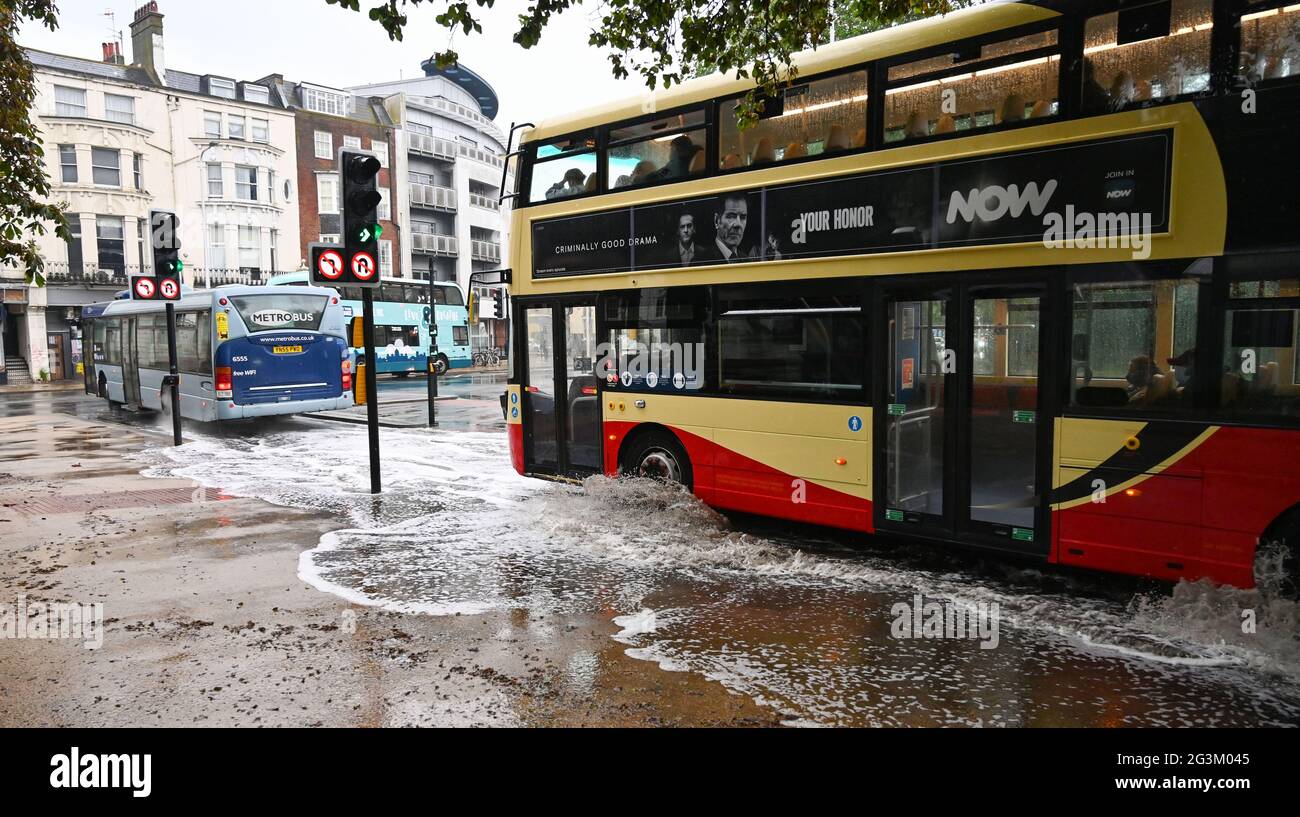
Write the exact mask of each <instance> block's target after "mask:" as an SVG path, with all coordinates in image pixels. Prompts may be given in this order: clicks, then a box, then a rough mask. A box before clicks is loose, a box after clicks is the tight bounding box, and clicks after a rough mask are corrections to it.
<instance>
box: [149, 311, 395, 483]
mask: <svg viewBox="0 0 1300 817" xmlns="http://www.w3.org/2000/svg"><path fill="white" fill-rule="evenodd" d="M168 306H170V304H168ZM361 309H362V310H363V312H362V319H361V331H362V333H363V334H364V335H365V344H366V427H367V430H368V431H369V435H370V493H372V494H377V493H379V492H380V491H381V490H382V488H381V487H380V484H379V395H378V394H377V393H376V392H375V299H374V296H373V295H372V294H371V289H370V288H369V287H366V288H364V289H362V290H361Z"/></svg>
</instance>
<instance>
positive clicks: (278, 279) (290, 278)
mask: <svg viewBox="0 0 1300 817" xmlns="http://www.w3.org/2000/svg"><path fill="white" fill-rule="evenodd" d="M306 280H307V271H306V270H297V271H295V272H282V273H279V274H277V275H272V276H271V277H270V278H268V279H267V281H266V286H271V287H278V286H286V285H288V284H295V283H301V282H304V281H306ZM379 281H380V283H383V284H410V285H415V286H422V287H427V286H428V285H429V282H428V281H420V280H417V279H415V278H398V277H395V276H392V275H382V276H380V278H379ZM433 285H434V286H439V287H454V286H457V284H456V282H455V281H434V282H433Z"/></svg>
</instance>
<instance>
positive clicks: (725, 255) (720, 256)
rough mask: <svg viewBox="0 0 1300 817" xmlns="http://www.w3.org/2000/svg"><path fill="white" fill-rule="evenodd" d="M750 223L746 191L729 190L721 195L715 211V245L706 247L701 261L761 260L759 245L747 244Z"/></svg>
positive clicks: (707, 262) (716, 262)
mask: <svg viewBox="0 0 1300 817" xmlns="http://www.w3.org/2000/svg"><path fill="white" fill-rule="evenodd" d="M748 224H749V200H748V199H747V198H746V196H745V194H744V193H727V194H724V195H723V196H721V197H720V198H719V199H718V206H717V209H716V210H715V211H714V213H713V229H714V239H713V245H712V246H710V247H707V248H706V249H705V253H704V255H703V257H702V258H701V263H705V264H719V263H722V264H732V263H740V262H743V261H756V260H758V252H757V248H756V247H753V246H750V247H745V246H744V242H745V229H746V227H747V226H748Z"/></svg>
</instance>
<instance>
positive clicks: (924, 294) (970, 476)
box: [874, 285, 1051, 555]
mask: <svg viewBox="0 0 1300 817" xmlns="http://www.w3.org/2000/svg"><path fill="white" fill-rule="evenodd" d="M1042 308H1043V290H1042V288H1041V287H1038V286H1036V285H1035V286H1015V287H974V286H967V285H960V286H957V285H954V286H952V287H948V288H932V289H889V290H886V291H885V293H884V298H883V310H884V322H883V325H884V326H885V331H886V332H887V338H886V341H887V342H886V343H884V344H880V345H879V347H878V348H880V349H881V350H882V351H883V353H884V355H885V359H884V360H880V361H878V364H879V366H878V371H881V372H884V373H885V376H884V377H882V378H881V383H880V384H879V387H878V398H877V408H876V410H875V412H874V414H875V417H876V418H877V431H876V439H878V440H880V441H881V445H880V446H879V451H878V452H877V458H878V459H877V468H878V473H879V474H881V475H882V478H881V479H879V480H878V481H877V486H876V503H875V508H876V513H875V516H876V519H875V522H876V527H877V528H878V529H880V530H882V531H895V532H898V533H905V534H910V535H918V536H929V537H936V538H942V539H958V540H960V541H963V542H971V543H974V544H981V545H987V546H991V547H996V548H1000V549H1004V550H1013V551H1018V552H1025V553H1034V554H1042V555H1046V553H1047V550H1048V544H1049V538H1048V535H1047V519H1048V516H1047V507H1046V503H1045V494H1046V491H1047V488H1048V485H1047V480H1048V478H1049V474H1050V470H1049V460H1048V457H1047V454H1048V452H1049V449H1050V445H1051V436H1050V433H1051V427H1050V426H1051V424H1050V423H1048V422H1040V419H1041V418H1043V417H1045V416H1047V415H1045V414H1044V412H1043V410H1042V409H1043V400H1044V399H1045V397H1046V390H1045V389H1043V388H1040V383H1041V380H1042V369H1041V366H1040V356H1039V349H1040V348H1045V347H1044V344H1043V337H1044V332H1045V328H1044V325H1043V321H1042V319H1041V318H1042Z"/></svg>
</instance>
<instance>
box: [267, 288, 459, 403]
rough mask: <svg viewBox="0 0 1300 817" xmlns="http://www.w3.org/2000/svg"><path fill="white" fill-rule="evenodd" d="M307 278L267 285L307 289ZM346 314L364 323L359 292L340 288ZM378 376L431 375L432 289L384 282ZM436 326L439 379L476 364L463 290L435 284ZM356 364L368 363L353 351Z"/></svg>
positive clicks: (378, 302)
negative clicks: (429, 364)
mask: <svg viewBox="0 0 1300 817" xmlns="http://www.w3.org/2000/svg"><path fill="white" fill-rule="evenodd" d="M307 282H308V276H307V273H306V272H305V271H304V272H289V273H284V274H282V275H276V276H274V277H272V278H271V279H270V280H269V281H267V285H268V286H284V285H286V284H304V283H307ZM339 292H340V294H341V296H342V298H343V308H344V314H345V315H346V316H347V317H349V318H351V317H353V316H357V317H360V316H361V315H362V313H363V310H362V308H361V290H360V289H359V288H357V287H346V286H345V287H339ZM373 296H374V304H375V357H376V361H375V362H376V364H377V365H376V368H375V373H376V374H393V375H396V376H398V377H409V376H410V374H411V372H423V371H426V370H427V368H426V367H427V360H428V349H429V314H428V312H429V283H428V282H427V281H413V280H409V279H405V278H383V279H382V280H381V281H380V284H379V289H378V291H376V292H375V293H373ZM433 300H434V304H433V309H434V311H435V315H434V320H435V322H436V325H437V327H438V356H437V358H435V359H434V367H435V369H436V370H437V372H438V375H439V376H441V375H443V374H446V372H447V370H448V369H461V368H465V367H467V366H469V365H471V364H472V362H473V360H472V358H471V357H470V351H469V312H468V311H467V310H466V308H465V297H464V296H463V295H462V294H461V291H460V287H458V286H456V284H454V283H451V282H446V281H435V282H434V284H433ZM353 352H354V353H355V354H356V356H357V359H358V360H363V359H364V358H365V355H364V353H363V352H362V350H361V349H354V350H353Z"/></svg>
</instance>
